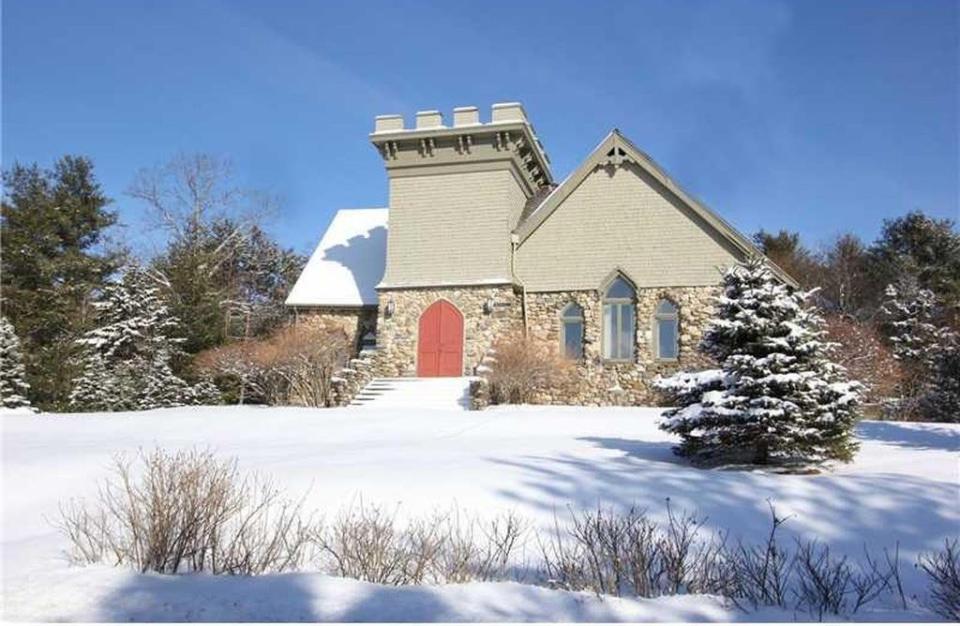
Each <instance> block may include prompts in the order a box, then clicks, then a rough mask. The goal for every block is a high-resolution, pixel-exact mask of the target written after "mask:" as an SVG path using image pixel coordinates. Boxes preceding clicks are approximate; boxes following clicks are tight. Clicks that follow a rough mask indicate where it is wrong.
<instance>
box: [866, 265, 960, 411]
mask: <svg viewBox="0 0 960 626" xmlns="http://www.w3.org/2000/svg"><path fill="white" fill-rule="evenodd" d="M884 295H885V298H886V299H885V301H884V303H883V307H882V309H881V311H882V314H883V324H884V326H885V330H886V333H887V337H888V339H889V341H890V344H891V347H892V349H893V354H894V357H895V358H896V359H897V360H898V361H900V363H901V364H902V365H903V375H902V376H901V380H900V383H899V385H898V392H899V395H900V397H899V398H898V399H897V400H896V401H895V402H891V403H890V406H891V407H892V408H893V409H894V410H895V411H896V414H897V415H898V416H899V417H906V418H914V419H922V420H930V421H940V422H943V421H946V422H954V421H960V354H958V353H960V335H958V333H957V332H956V331H955V330H953V329H952V328H951V327H950V325H949V324H948V323H947V319H948V317H949V313H948V311H947V310H946V309H947V307H946V306H945V305H944V303H943V302H942V301H941V300H940V299H939V298H938V297H937V296H936V295H935V294H934V293H933V292H932V291H930V290H928V289H921V288H920V287H918V285H917V281H916V280H915V279H914V278H912V277H911V276H910V275H907V276H905V277H903V278H901V279H900V280H899V281H898V282H897V284H895V285H894V284H891V285H888V286H887V289H886V291H885V294H884Z"/></svg>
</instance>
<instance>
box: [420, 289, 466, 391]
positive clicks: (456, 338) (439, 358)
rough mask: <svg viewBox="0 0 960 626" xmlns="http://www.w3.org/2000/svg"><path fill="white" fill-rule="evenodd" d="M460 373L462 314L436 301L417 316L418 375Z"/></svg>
mask: <svg viewBox="0 0 960 626" xmlns="http://www.w3.org/2000/svg"><path fill="white" fill-rule="evenodd" d="M462 375H463V315H461V313H460V311H458V310H457V307H455V306H453V305H452V304H450V303H449V302H447V301H446V300H437V301H436V302H434V303H433V304H431V305H430V306H429V307H427V310H426V311H424V312H423V314H422V315H421V316H420V332H419V335H418V338H417V376H462Z"/></svg>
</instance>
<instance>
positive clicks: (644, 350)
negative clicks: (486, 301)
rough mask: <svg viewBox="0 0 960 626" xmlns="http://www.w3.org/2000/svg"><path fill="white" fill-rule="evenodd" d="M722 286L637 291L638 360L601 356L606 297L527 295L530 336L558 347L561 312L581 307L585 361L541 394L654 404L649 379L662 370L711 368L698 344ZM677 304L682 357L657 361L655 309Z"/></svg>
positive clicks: (566, 400) (546, 398)
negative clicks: (570, 375)
mask: <svg viewBox="0 0 960 626" xmlns="http://www.w3.org/2000/svg"><path fill="white" fill-rule="evenodd" d="M718 292H719V288H718V287H675V288H654V289H639V290H637V303H636V312H637V325H636V327H637V334H636V346H635V355H634V360H633V361H632V362H630V363H611V362H607V361H604V360H603V358H602V347H601V334H602V332H603V317H602V316H603V297H602V294H601V293H600V292H598V291H565V292H550V293H528V294H527V328H528V332H529V333H530V334H531V336H533V337H535V338H536V339H539V340H541V341H544V342H551V343H553V344H554V345H557V346H559V343H560V312H561V311H562V310H563V309H564V307H566V306H567V304H569V303H570V302H576V303H577V304H578V305H580V307H582V308H583V318H584V346H583V352H584V356H583V359H582V360H580V361H579V362H578V363H577V365H576V370H577V376H576V377H575V379H574V380H572V381H571V382H570V383H568V384H566V385H565V386H564V387H563V388H561V389H553V390H546V391H544V392H543V393H542V394H540V396H539V397H538V398H537V401H538V402H542V403H544V404H588V405H611V404H613V405H636V404H656V403H657V401H658V400H659V398H658V394H657V392H656V391H655V390H654V389H653V388H652V387H651V386H650V382H651V381H652V380H653V379H654V378H655V377H656V376H657V375H658V374H668V373H671V372H674V371H677V370H680V369H694V370H695V369H702V368H705V367H709V366H710V361H709V359H708V358H707V357H705V356H704V355H702V354H700V353H699V352H698V351H697V344H698V343H699V342H700V337H701V336H702V334H703V330H704V328H705V327H706V324H707V321H708V320H709V319H710V317H711V316H712V315H713V303H714V299H715V297H716V295H717V294H718ZM664 298H665V299H668V300H670V301H672V302H673V303H674V304H676V305H677V306H678V308H679V348H680V351H679V357H678V358H677V359H676V360H673V361H659V360H657V359H656V358H655V356H654V350H653V344H652V340H653V328H654V323H653V321H654V311H655V309H656V306H657V303H658V302H659V301H660V300H661V299H664Z"/></svg>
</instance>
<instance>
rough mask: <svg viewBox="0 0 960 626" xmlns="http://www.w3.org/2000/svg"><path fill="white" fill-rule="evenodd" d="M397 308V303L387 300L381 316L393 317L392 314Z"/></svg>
mask: <svg viewBox="0 0 960 626" xmlns="http://www.w3.org/2000/svg"><path fill="white" fill-rule="evenodd" d="M396 310H397V304H396V303H395V302H394V301H393V300H387V305H386V306H385V307H383V316H384V317H393V314H394V313H395V312H396Z"/></svg>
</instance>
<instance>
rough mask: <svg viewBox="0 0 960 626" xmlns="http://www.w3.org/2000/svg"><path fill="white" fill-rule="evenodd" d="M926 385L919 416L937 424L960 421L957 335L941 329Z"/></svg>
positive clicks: (932, 355) (930, 355)
mask: <svg viewBox="0 0 960 626" xmlns="http://www.w3.org/2000/svg"><path fill="white" fill-rule="evenodd" d="M928 366H929V372H930V376H929V379H928V380H929V384H928V386H927V388H926V390H925V393H924V394H923V396H922V397H921V399H920V402H919V405H920V413H921V415H923V417H924V418H925V419H928V420H931V421H936V422H960V335H958V333H956V332H954V331H951V330H949V329H946V328H944V329H942V332H941V334H940V340H939V341H938V342H937V344H936V345H935V346H933V348H931V350H930V353H929V356H928Z"/></svg>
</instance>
